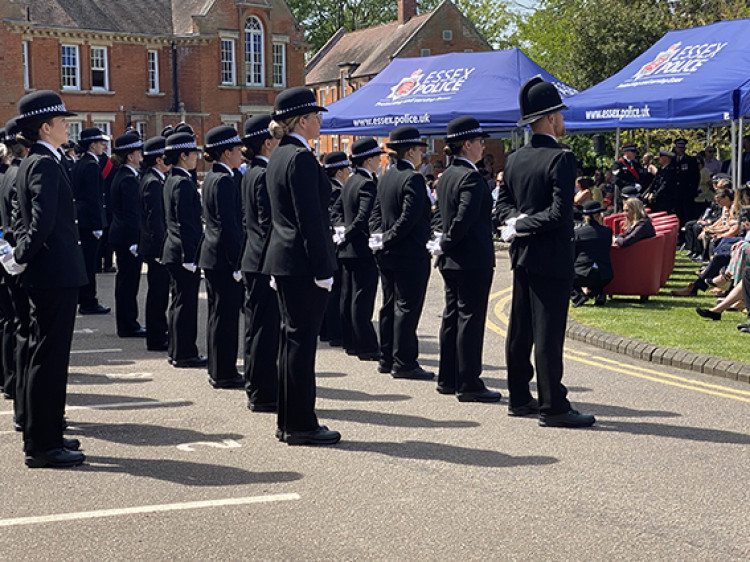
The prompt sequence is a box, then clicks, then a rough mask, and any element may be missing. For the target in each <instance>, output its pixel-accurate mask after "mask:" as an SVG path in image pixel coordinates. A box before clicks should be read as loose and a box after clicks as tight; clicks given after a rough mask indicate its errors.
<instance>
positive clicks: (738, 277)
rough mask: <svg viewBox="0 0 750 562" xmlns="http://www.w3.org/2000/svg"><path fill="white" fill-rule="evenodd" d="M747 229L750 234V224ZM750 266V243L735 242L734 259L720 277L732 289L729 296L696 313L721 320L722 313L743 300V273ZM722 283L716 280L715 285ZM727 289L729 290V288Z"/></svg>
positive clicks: (747, 224) (699, 309)
mask: <svg viewBox="0 0 750 562" xmlns="http://www.w3.org/2000/svg"><path fill="white" fill-rule="evenodd" d="M744 226H745V227H747V231H748V232H750V223H746V224H744ZM749 266H750V241H745V240H742V241H740V242H735V243H734V244H733V245H732V257H731V260H730V261H729V265H728V266H727V268H726V271H725V272H724V273H723V274H722V275H720V276H718V277H719V278H721V279H723V280H727V281H728V285H731V289H730V290H729V292H728V294H727V295H726V296H725V297H724V299H722V300H721V302H719V303H718V304H717V305H716V306H715V307H713V308H701V307H697V308H696V309H695V312H697V313H698V315H699V316H702V317H703V318H710V319H711V320H721V313H722V312H724V311H725V310H728V309H729V308H732V307H733V306H734V305H736V304H737V303H739V302H740V301H741V300H742V297H743V294H744V291H743V288H742V287H743V283H742V278H743V273H744V271H745V269H747V268H748V267H749ZM720 282H721V281H719V279H718V278H717V279H714V284H718V283H720ZM727 288H729V287H728V286H727Z"/></svg>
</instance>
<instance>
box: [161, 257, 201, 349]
mask: <svg viewBox="0 0 750 562" xmlns="http://www.w3.org/2000/svg"><path fill="white" fill-rule="evenodd" d="M167 270H168V271H169V277H170V279H171V281H170V292H171V294H172V298H171V300H170V302H169V311H168V313H167V323H168V325H169V330H168V331H169V349H168V350H167V353H168V354H169V356H170V357H171V358H172V359H174V360H175V361H181V360H183V359H193V358H194V357H197V356H198V346H197V345H196V340H197V339H198V288H199V287H200V282H201V272H200V269H198V270H196V271H194V272H190V271H188V270H187V269H185V268H184V267H182V264H179V263H170V264H167Z"/></svg>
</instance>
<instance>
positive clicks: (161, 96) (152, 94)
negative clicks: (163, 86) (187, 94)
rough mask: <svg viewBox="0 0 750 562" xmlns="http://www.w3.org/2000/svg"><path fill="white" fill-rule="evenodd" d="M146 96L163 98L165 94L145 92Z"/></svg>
mask: <svg viewBox="0 0 750 562" xmlns="http://www.w3.org/2000/svg"><path fill="white" fill-rule="evenodd" d="M146 96H147V97H149V98H163V97H164V96H166V94H165V93H164V92H146Z"/></svg>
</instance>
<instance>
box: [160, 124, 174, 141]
mask: <svg viewBox="0 0 750 562" xmlns="http://www.w3.org/2000/svg"><path fill="white" fill-rule="evenodd" d="M172 134H174V128H173V127H172V125H167V126H166V127H164V128H163V129H162V130H161V136H163V137H164V138H167V137H168V136H169V135H172Z"/></svg>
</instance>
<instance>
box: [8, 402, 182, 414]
mask: <svg viewBox="0 0 750 562" xmlns="http://www.w3.org/2000/svg"><path fill="white" fill-rule="evenodd" d="M189 403H190V402H189V401H188V400H148V401H145V402H115V403H112V404H92V405H91V406H65V411H66V412H72V411H74V410H110V409H117V408H128V407H133V406H146V407H148V406H168V405H170V404H189ZM12 413H13V410H9V411H7V412H0V416H8V415H10V414H12Z"/></svg>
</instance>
